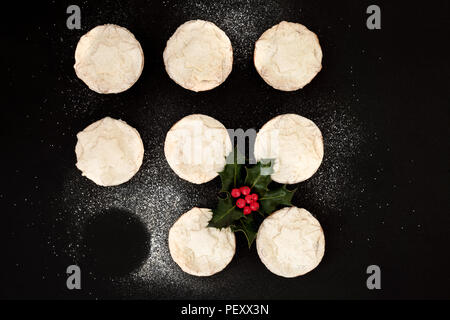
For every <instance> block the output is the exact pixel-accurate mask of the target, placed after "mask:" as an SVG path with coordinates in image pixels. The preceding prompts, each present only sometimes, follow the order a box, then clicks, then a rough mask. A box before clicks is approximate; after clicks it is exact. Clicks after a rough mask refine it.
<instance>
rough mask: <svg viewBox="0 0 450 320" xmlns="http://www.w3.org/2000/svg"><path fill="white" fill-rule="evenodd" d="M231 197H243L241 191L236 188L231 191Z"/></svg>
mask: <svg viewBox="0 0 450 320" xmlns="http://www.w3.org/2000/svg"><path fill="white" fill-rule="evenodd" d="M231 196H232V197H233V198H239V197H240V196H241V191H239V189H238V188H234V189H233V190H231Z"/></svg>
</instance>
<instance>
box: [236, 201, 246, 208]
mask: <svg viewBox="0 0 450 320" xmlns="http://www.w3.org/2000/svg"><path fill="white" fill-rule="evenodd" d="M236 206H237V207H238V208H241V209H242V208H243V207H245V200H244V199H237V201H236Z"/></svg>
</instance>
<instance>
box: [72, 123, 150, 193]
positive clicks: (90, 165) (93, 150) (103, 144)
mask: <svg viewBox="0 0 450 320" xmlns="http://www.w3.org/2000/svg"><path fill="white" fill-rule="evenodd" d="M77 138H78V142H77V145H76V147H75V153H76V155H77V164H76V165H77V168H78V169H80V170H81V172H82V174H83V176H86V177H87V178H89V179H90V180H92V181H94V182H95V183H96V184H98V185H100V186H115V185H119V184H122V183H124V182H127V181H128V180H130V179H131V178H132V177H133V176H134V175H135V174H136V172H138V170H139V168H140V167H141V164H142V159H143V157H144V145H143V143H142V140H141V137H140V135H139V132H137V130H136V129H134V128H133V127H130V126H129V125H128V124H127V123H126V122H124V121H122V120H115V119H112V118H110V117H106V118H103V119H101V120H99V121H97V122H94V123H93V124H91V125H90V126H88V127H87V128H86V129H84V130H83V131H81V132H79V133H78V134H77Z"/></svg>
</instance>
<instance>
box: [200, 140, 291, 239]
mask: <svg viewBox="0 0 450 320" xmlns="http://www.w3.org/2000/svg"><path fill="white" fill-rule="evenodd" d="M230 160H231V161H230ZM244 163H245V158H244V157H243V156H242V155H241V154H240V153H239V152H238V151H237V148H235V149H234V151H233V152H231V153H230V154H229V155H228V157H227V164H226V165H225V167H224V169H223V170H222V172H219V175H220V178H221V180H222V189H221V193H223V194H225V195H226V197H225V198H223V197H219V201H218V204H217V207H216V208H215V209H213V215H212V218H211V220H210V221H209V224H208V227H215V228H219V229H220V228H227V227H230V228H231V230H232V231H233V232H238V231H241V232H243V233H244V235H245V237H246V238H247V242H248V246H249V248H250V246H251V245H252V243H253V242H254V241H255V239H256V234H257V232H258V228H259V226H260V225H261V223H262V222H263V220H264V218H266V217H267V216H268V215H270V214H271V213H272V212H274V211H275V210H277V209H278V208H279V207H281V206H291V200H292V196H293V194H294V192H295V190H292V191H291V190H288V189H287V188H286V186H285V185H284V186H282V187H279V188H276V189H273V190H270V189H269V185H270V183H271V182H272V179H271V178H270V175H271V174H272V172H273V170H272V164H273V161H272V160H261V161H260V162H258V163H257V164H256V165H253V166H249V167H246V166H245V165H244ZM244 168H245V171H244ZM244 185H246V186H248V187H250V188H251V189H252V192H255V193H257V194H258V195H259V200H258V202H259V204H260V209H259V210H258V211H257V212H252V213H251V214H249V215H247V216H244V213H243V210H242V209H240V208H238V207H236V204H235V200H236V199H233V198H232V197H231V194H230V191H231V189H233V188H239V187H242V186H244ZM241 198H242V197H241Z"/></svg>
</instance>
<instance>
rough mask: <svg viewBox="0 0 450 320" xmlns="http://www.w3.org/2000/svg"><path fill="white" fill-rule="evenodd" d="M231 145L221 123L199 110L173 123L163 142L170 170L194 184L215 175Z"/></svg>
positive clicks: (221, 167)
mask: <svg viewBox="0 0 450 320" xmlns="http://www.w3.org/2000/svg"><path fill="white" fill-rule="evenodd" d="M231 149H232V146H231V140H230V136H229V135H228V131H227V129H226V128H225V127H224V126H223V124H222V123H220V122H219V121H217V120H216V119H214V118H211V117H209V116H205V115H202V114H192V115H189V116H187V117H184V118H183V119H181V120H180V121H178V122H177V123H175V125H174V126H173V127H172V128H171V129H170V130H169V132H167V136H166V141H165V144H164V154H165V156H166V159H167V162H168V163H169V165H170V167H171V168H172V170H173V171H174V172H175V173H176V174H177V175H178V176H179V177H180V178H182V179H184V180H187V181H189V182H192V183H196V184H201V183H205V182H208V181H211V180H212V179H214V178H215V177H217V176H218V172H220V171H222V170H223V168H224V166H225V163H226V160H225V158H226V156H227V155H228V154H229V153H230V152H231Z"/></svg>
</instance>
